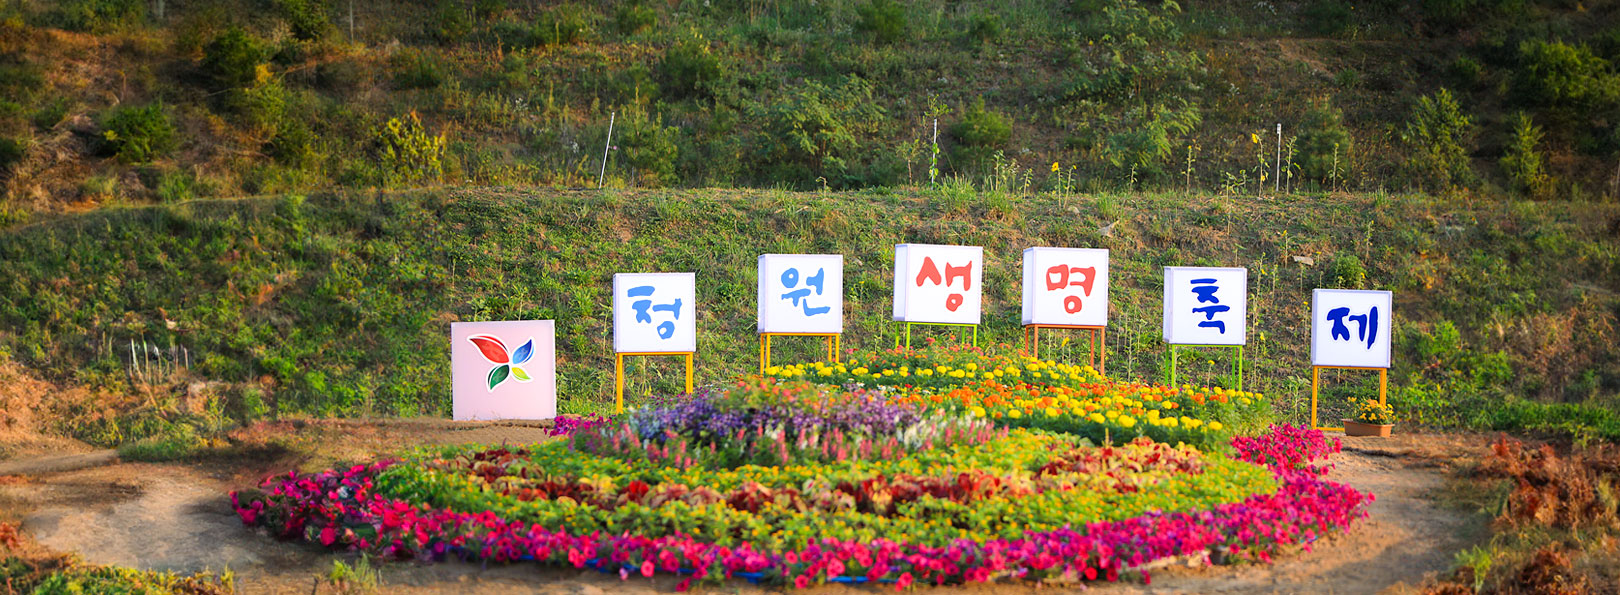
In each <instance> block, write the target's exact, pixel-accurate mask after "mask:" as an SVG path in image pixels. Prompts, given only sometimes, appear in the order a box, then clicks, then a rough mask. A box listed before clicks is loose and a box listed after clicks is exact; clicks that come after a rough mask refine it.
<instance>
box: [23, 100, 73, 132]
mask: <svg viewBox="0 0 1620 595" xmlns="http://www.w3.org/2000/svg"><path fill="white" fill-rule="evenodd" d="M69 107H70V104H69V103H68V100H67V98H66V97H57V98H56V99H53V100H51V101H48V102H46V103H45V105H44V106H41V107H40V108H39V109H37V110H34V115H33V116H32V117H31V118H30V119H31V120H33V122H34V125H35V126H38V127H40V128H41V129H43V130H50V129H52V128H55V127H56V125H57V124H60V123H62V118H66V117H67V113H68V108H69Z"/></svg>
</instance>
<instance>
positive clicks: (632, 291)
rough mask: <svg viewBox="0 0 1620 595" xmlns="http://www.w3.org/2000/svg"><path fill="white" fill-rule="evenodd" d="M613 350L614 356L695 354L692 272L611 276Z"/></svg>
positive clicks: (694, 296)
mask: <svg viewBox="0 0 1620 595" xmlns="http://www.w3.org/2000/svg"><path fill="white" fill-rule="evenodd" d="M613 350H614V351H615V352H617V353H690V352H693V351H697V276H696V275H695V274H693V273H619V274H616V275H614V276H613Z"/></svg>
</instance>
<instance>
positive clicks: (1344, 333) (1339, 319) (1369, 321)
mask: <svg viewBox="0 0 1620 595" xmlns="http://www.w3.org/2000/svg"><path fill="white" fill-rule="evenodd" d="M1327 319H1328V320H1330V321H1332V322H1333V328H1331V329H1329V330H1328V337H1329V338H1331V339H1332V340H1334V341H1349V340H1351V339H1350V327H1349V326H1348V325H1346V324H1345V323H1344V321H1345V320H1346V319H1348V320H1350V322H1354V323H1356V340H1359V341H1366V342H1367V348H1368V349H1372V346H1373V343H1376V342H1378V306H1373V307H1372V308H1369V309H1368V310H1367V313H1366V314H1357V315H1355V316H1351V315H1350V308H1348V307H1345V306H1340V307H1338V308H1334V309H1332V310H1328V313H1327Z"/></svg>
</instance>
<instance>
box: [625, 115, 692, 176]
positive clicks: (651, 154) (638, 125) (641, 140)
mask: <svg viewBox="0 0 1620 595" xmlns="http://www.w3.org/2000/svg"><path fill="white" fill-rule="evenodd" d="M677 134H678V131H677V130H676V129H674V128H666V127H665V126H664V125H663V124H662V123H660V122H658V121H655V120H653V119H651V118H648V117H647V115H646V114H645V113H643V112H640V111H634V112H630V114H629V115H627V116H626V117H625V119H624V134H623V136H621V137H620V139H619V142H618V143H617V144H619V145H621V146H622V147H624V153H623V155H624V158H625V161H626V162H627V163H626V164H627V165H629V166H630V177H631V180H632V181H633V182H634V183H635V184H636V185H638V186H644V187H654V188H656V187H659V186H664V185H668V184H671V183H673V182H674V181H675V157H676V148H675V147H676V145H675V139H676V135H677Z"/></svg>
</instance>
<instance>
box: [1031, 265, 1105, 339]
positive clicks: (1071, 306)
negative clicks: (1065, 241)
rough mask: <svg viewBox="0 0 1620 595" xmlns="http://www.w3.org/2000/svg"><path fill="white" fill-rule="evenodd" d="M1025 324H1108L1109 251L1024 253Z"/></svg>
mask: <svg viewBox="0 0 1620 595" xmlns="http://www.w3.org/2000/svg"><path fill="white" fill-rule="evenodd" d="M1023 320H1024V324H1051V325H1073V326H1107V325H1108V251H1107V250H1101V249H1094V248H1028V249H1025V250H1024V316H1023Z"/></svg>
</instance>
